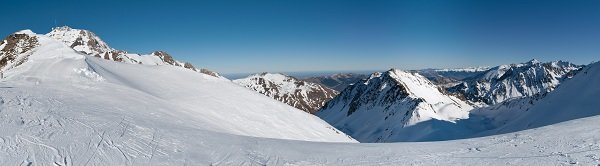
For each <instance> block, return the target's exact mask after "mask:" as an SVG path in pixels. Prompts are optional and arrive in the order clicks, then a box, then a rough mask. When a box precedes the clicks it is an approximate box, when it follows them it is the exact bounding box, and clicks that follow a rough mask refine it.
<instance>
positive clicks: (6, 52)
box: [0, 34, 39, 69]
mask: <svg viewBox="0 0 600 166" xmlns="http://www.w3.org/2000/svg"><path fill="white" fill-rule="evenodd" d="M38 44H39V43H38V40H37V38H36V37H35V36H30V35H27V34H11V35H9V36H8V37H6V38H5V39H4V41H2V44H0V45H4V46H3V47H2V49H1V50H0V69H4V68H5V67H6V65H7V64H9V63H14V65H13V66H12V67H16V66H18V65H20V64H22V63H23V62H25V60H26V59H27V57H23V58H22V59H17V56H18V55H19V54H23V53H26V52H28V51H30V50H31V49H33V48H35V47H36V46H38ZM15 60H18V61H17V62H15Z"/></svg>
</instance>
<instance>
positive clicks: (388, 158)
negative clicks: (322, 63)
mask: <svg viewBox="0 0 600 166" xmlns="http://www.w3.org/2000/svg"><path fill="white" fill-rule="evenodd" d="M19 89H20V88H18V87H14V88H1V89H0V94H1V97H2V98H1V99H2V107H1V108H2V109H1V111H0V115H1V116H2V119H1V124H2V125H3V126H10V127H3V128H5V129H12V130H9V131H3V132H2V133H1V137H0V164H1V165H115V164H116V165H208V164H214V165H357V164H359V165H432V164H451V165H462V164H464V165H480V164H489V163H492V165H529V164H536V165H538V164H541V165H563V164H564V165H571V164H577V165H595V164H600V138H598V137H597V135H600V129H598V128H596V127H593V126H596V125H598V124H599V123H600V122H599V120H600V116H595V117H589V118H584V119H580V120H577V121H568V122H564V123H560V124H556V125H551V126H546V127H543V128H537V129H532V130H527V131H522V132H517V133H509V134H504V135H498V136H491V137H482V138H474V139H465V140H454V141H441V142H420V143H388V144H348V143H320V142H303V141H292V140H277V139H266V138H255V137H246V136H235V135H229V134H223V133H215V132H211V131H205V130H198V129H193V128H187V129H175V128H168V126H152V125H151V124H143V123H141V122H138V121H140V120H142V118H135V117H127V116H121V117H119V116H116V115H106V116H104V117H103V116H97V115H95V116H92V115H90V114H91V113H93V112H96V111H102V110H103V108H102V107H101V106H93V105H92V106H89V105H88V106H85V108H79V106H77V105H76V104H70V103H69V101H66V100H64V101H62V102H61V100H62V99H55V98H41V97H39V96H37V94H36V95H23V94H27V93H44V92H47V89H46V90H41V89H35V88H28V90H29V89H31V90H39V91H37V92H33V91H27V92H19V91H20V90H19ZM81 109H86V110H87V111H82V112H78V111H69V110H81ZM98 117H101V118H100V119H99V118H98ZM102 118H106V119H102ZM115 118H116V119H117V120H115ZM161 128H162V129H161ZM566 129H569V130H566ZM574 136H575V137H574ZM281 147H286V148H281Z"/></svg>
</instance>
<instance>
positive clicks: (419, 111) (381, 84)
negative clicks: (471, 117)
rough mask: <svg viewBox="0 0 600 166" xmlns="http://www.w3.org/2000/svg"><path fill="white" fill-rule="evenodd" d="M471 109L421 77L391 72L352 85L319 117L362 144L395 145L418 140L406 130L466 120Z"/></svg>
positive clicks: (375, 74) (330, 102)
mask: <svg viewBox="0 0 600 166" xmlns="http://www.w3.org/2000/svg"><path fill="white" fill-rule="evenodd" d="M471 109H472V107H471V106H469V105H468V104H466V103H464V102H463V101H461V100H459V99H457V98H454V97H452V96H449V95H446V94H444V93H443V92H442V91H440V88H438V87H437V86H436V85H434V84H432V83H431V82H430V81H429V80H427V79H426V78H425V77H423V76H421V75H419V74H418V73H410V72H404V71H401V70H396V69H391V70H389V71H387V72H385V73H373V74H372V75H371V76H370V78H369V79H366V80H362V81H359V82H357V83H355V84H353V85H350V86H349V87H348V88H346V89H345V90H344V91H342V92H340V94H339V95H338V96H336V97H335V98H334V99H332V100H330V101H329V102H327V104H326V105H325V106H324V107H323V108H322V109H321V110H320V111H319V112H317V114H316V115H317V116H319V117H321V118H322V119H324V120H325V121H327V122H329V123H330V124H332V125H333V126H335V127H337V128H338V129H340V130H342V131H344V132H346V133H347V134H349V135H351V136H352V137H354V138H355V139H357V140H359V141H361V142H393V141H402V140H410V139H413V138H414V137H418V136H419V135H411V134H410V133H411V132H413V131H406V130H404V129H403V128H405V127H408V126H413V125H417V124H419V123H420V122H423V121H427V120H430V119H436V120H442V121H447V122H454V121H456V120H459V119H466V118H468V113H469V112H468V111H469V110H471Z"/></svg>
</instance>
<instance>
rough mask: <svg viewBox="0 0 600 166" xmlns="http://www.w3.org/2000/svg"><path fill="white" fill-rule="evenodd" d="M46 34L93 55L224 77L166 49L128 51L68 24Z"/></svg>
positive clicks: (118, 60)
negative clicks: (139, 51) (197, 66)
mask: <svg viewBox="0 0 600 166" xmlns="http://www.w3.org/2000/svg"><path fill="white" fill-rule="evenodd" d="M46 36H49V37H51V38H54V39H56V40H58V41H61V42H63V43H65V44H66V45H67V46H69V47H71V48H73V49H74V50H76V51H79V52H81V53H84V54H87V55H92V56H95V57H98V58H103V59H106V60H112V61H117V62H125V63H132V64H144V65H171V66H176V67H182V68H186V69H189V70H193V71H196V72H201V73H204V74H208V75H211V76H214V77H219V78H224V77H222V76H221V75H220V74H219V73H217V72H213V71H210V70H208V69H203V68H196V67H194V66H193V65H192V64H191V63H188V62H181V61H178V60H175V59H174V58H173V57H172V56H171V55H170V54H168V53H167V52H165V51H154V52H152V53H150V54H148V55H143V54H135V53H128V52H126V51H123V50H117V49H114V48H111V47H110V46H108V44H106V43H105V42H104V41H102V39H100V37H98V36H97V35H96V34H95V33H93V32H91V31H88V30H83V29H73V28H70V27H67V26H63V27H57V28H53V29H52V31H51V32H50V33H48V34H46Z"/></svg>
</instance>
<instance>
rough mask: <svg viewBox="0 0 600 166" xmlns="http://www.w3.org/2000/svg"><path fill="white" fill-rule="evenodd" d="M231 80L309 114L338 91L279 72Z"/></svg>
mask: <svg viewBox="0 0 600 166" xmlns="http://www.w3.org/2000/svg"><path fill="white" fill-rule="evenodd" d="M233 82H235V83H237V84H239V85H241V86H244V87H246V88H248V89H251V90H254V91H257V92H258V93H261V94H264V95H266V96H269V97H271V98H273V99H275V100H278V101H281V102H283V103H286V104H288V105H290V106H293V107H296V108H298V109H301V110H304V111H306V112H308V113H311V114H312V113H314V112H316V111H317V110H319V108H321V107H322V106H323V105H324V104H325V102H327V101H329V100H330V99H332V98H333V97H335V96H336V95H337V93H338V92H337V91H335V90H333V89H329V88H327V87H325V86H323V85H320V84H317V83H312V82H307V81H302V80H299V79H296V78H294V77H291V76H287V75H284V74H279V73H261V74H253V75H250V76H248V77H246V78H241V79H236V80H233Z"/></svg>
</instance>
